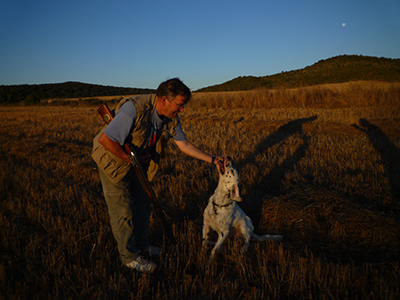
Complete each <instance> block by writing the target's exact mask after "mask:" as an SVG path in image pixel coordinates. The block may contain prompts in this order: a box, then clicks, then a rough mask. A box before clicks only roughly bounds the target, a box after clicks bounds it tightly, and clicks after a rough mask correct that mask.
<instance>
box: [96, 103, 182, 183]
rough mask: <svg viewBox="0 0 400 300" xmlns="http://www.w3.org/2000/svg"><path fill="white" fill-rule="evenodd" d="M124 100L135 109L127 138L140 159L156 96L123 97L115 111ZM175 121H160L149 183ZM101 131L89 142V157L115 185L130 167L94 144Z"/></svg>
mask: <svg viewBox="0 0 400 300" xmlns="http://www.w3.org/2000/svg"><path fill="white" fill-rule="evenodd" d="M127 101H132V102H133V104H134V105H135V109H136V117H135V125H134V126H133V130H132V132H131V135H130V137H129V138H128V142H129V143H130V144H131V145H132V146H133V149H134V150H135V151H136V153H137V154H138V155H139V156H140V155H141V153H142V152H143V150H144V149H145V148H146V145H147V143H148V141H149V137H150V134H151V122H152V116H153V112H154V110H155V108H156V102H157V97H156V95H146V96H139V97H135V98H132V97H131V98H125V99H122V100H121V101H120V102H119V103H118V105H117V107H116V109H115V111H116V112H118V110H119V109H120V107H121V106H122V104H124V103H125V102H127ZM165 118H166V117H165ZM178 120H179V119H178V116H177V117H176V118H174V119H170V118H166V119H165V120H164V125H163V130H162V135H161V137H160V139H159V140H158V141H157V144H156V146H155V147H154V150H153V151H152V153H151V161H150V165H149V167H148V169H147V176H148V179H149V181H151V180H153V178H154V175H155V174H156V172H157V169H158V166H159V164H160V159H161V158H162V157H163V155H164V147H165V144H166V142H167V141H168V140H169V139H170V138H171V137H173V136H174V135H175V133H176V132H175V126H176V125H177V124H178ZM105 128H106V126H105V127H104V128H103V129H102V130H101V131H100V132H99V134H98V135H97V136H96V137H95V138H94V139H93V151H92V158H93V159H94V161H95V162H96V163H97V165H98V167H99V168H100V169H101V170H103V172H104V173H105V174H106V175H107V177H108V178H109V179H110V181H111V182H113V183H117V182H119V181H121V180H122V179H123V178H124V177H125V175H126V174H127V173H128V172H129V170H130V169H131V167H132V165H131V164H129V163H127V162H126V161H124V160H123V159H120V158H119V157H117V156H115V155H114V154H112V153H111V152H110V151H109V150H107V149H106V148H105V147H104V146H103V145H101V144H100V143H99V142H98V138H99V137H100V135H101V134H102V133H103V132H104V130H105Z"/></svg>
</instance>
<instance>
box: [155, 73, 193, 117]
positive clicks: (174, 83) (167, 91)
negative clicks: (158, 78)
mask: <svg viewBox="0 0 400 300" xmlns="http://www.w3.org/2000/svg"><path fill="white" fill-rule="evenodd" d="M156 95H157V97H158V99H159V102H160V107H157V111H158V113H159V114H162V115H165V116H167V117H169V118H175V117H176V116H177V115H178V113H180V112H181V111H183V109H184V107H185V106H186V104H187V103H188V101H189V100H190V99H191V98H192V93H191V92H190V89H189V88H188V87H187V86H186V85H185V84H184V83H183V82H182V81H181V80H180V79H179V78H172V79H169V80H167V81H164V82H163V83H161V84H160V85H159V86H158V88H157V92H156Z"/></svg>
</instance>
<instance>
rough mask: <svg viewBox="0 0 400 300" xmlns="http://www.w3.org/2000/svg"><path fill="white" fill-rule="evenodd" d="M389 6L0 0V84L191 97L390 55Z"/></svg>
mask: <svg viewBox="0 0 400 300" xmlns="http://www.w3.org/2000/svg"><path fill="white" fill-rule="evenodd" d="M399 15H400V1H398V0H381V1H371V0H363V1H358V0H343V1H342V0H336V1H323V0H319V1H311V0H310V1H307V0H304V1H301V0H297V1H295V0H293V1H291V0H271V1H269V0H241V1H235V0H213V1H209V0H197V1H194V0H186V1H177V0H169V1H161V0H136V1H135V0H130V1H128V0H124V1H120V0H112V1H111V0H93V1H89V0H77V1H76V0H68V1H65V0H63V1H59V0H51V1H47V0H35V1H32V0H1V2H0V85H11V84H42V83H60V82H66V81H79V82H85V83H92V84H101V85H112V86H122V87H138V88H157V86H158V84H159V83H161V82H162V81H164V80H166V79H168V78H172V77H179V78H181V79H182V80H183V81H184V82H185V83H186V84H187V85H188V86H189V87H190V88H191V89H192V90H196V89H199V88H202V87H206V86H210V85H215V84H219V83H223V82H226V81H228V80H231V79H233V78H236V77H238V76H249V75H252V76H266V75H272V74H276V73H280V72H282V71H291V70H296V69H302V68H304V67H306V66H309V65H312V64H314V63H315V62H317V61H319V60H321V59H327V58H330V57H333V56H337V55H342V54H357V55H366V56H377V57H387V58H400V18H399Z"/></svg>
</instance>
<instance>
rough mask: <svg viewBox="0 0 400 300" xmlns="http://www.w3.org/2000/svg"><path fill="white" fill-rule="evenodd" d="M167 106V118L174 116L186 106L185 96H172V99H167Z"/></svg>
mask: <svg viewBox="0 0 400 300" xmlns="http://www.w3.org/2000/svg"><path fill="white" fill-rule="evenodd" d="M167 102H168V104H167V108H166V114H165V115H166V116H167V117H168V118H171V119H172V118H176V116H177V115H178V113H180V112H183V111H184V109H185V106H186V97H185V96H182V95H178V96H176V97H175V98H174V100H172V101H169V100H168V99H167Z"/></svg>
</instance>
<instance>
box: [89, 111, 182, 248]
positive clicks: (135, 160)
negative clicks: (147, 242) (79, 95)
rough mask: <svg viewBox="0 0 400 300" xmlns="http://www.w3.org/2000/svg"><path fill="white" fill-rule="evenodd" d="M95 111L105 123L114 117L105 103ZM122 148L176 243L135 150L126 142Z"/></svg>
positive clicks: (173, 240) (166, 229) (169, 236)
mask: <svg viewBox="0 0 400 300" xmlns="http://www.w3.org/2000/svg"><path fill="white" fill-rule="evenodd" d="M97 112H98V113H99V115H100V116H101V117H102V118H103V120H104V121H105V122H106V124H107V125H108V124H110V122H111V121H112V120H113V118H114V115H113V113H112V112H111V111H110V109H109V108H108V106H107V104H102V105H101V106H100V107H99V108H98V109H97ZM124 150H125V152H126V153H127V154H128V155H129V159H130V160H131V163H132V166H133V168H134V170H135V172H136V175H137V177H138V178H139V180H140V183H141V184H142V186H143V188H144V190H145V191H146V193H147V195H148V196H149V198H150V200H152V203H153V205H154V207H155V208H156V211H157V213H158V215H159V217H160V218H161V221H162V223H163V225H164V229H165V232H166V233H167V236H168V238H169V239H170V241H171V242H172V244H174V245H176V244H177V242H176V239H175V236H174V234H173V232H172V228H171V226H170V225H169V223H168V221H167V217H166V215H165V213H164V211H163V210H162V209H161V207H160V205H159V204H158V201H157V198H156V195H155V193H154V191H153V189H152V188H151V186H150V182H149V180H148V179H147V174H146V172H145V171H144V169H143V167H142V165H141V164H140V162H139V159H138V158H137V154H136V152H135V150H133V149H132V147H130V145H128V144H125V145H124Z"/></svg>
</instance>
